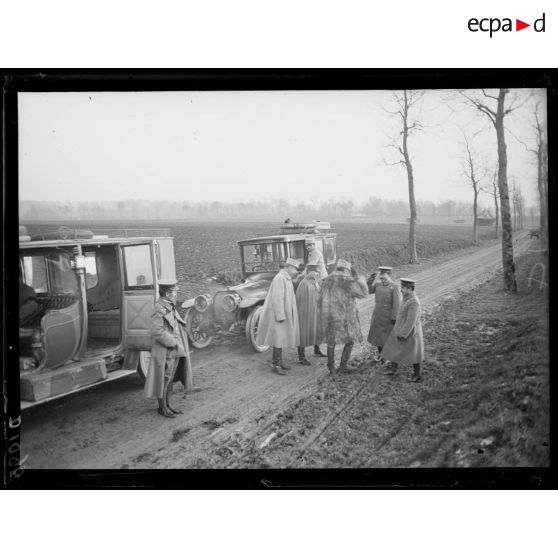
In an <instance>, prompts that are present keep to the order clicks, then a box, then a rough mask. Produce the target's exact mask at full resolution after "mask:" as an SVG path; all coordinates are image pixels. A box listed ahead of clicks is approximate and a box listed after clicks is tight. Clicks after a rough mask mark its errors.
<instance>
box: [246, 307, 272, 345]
mask: <svg viewBox="0 0 558 558" xmlns="http://www.w3.org/2000/svg"><path fill="white" fill-rule="evenodd" d="M262 311H263V306H262V305H261V304H259V305H258V306H255V307H254V308H252V310H250V314H248V319H247V320H246V340H247V341H248V343H249V344H250V346H251V347H252V349H254V351H256V352H257V353H263V352H265V351H267V350H268V349H269V345H258V344H257V343H256V336H257V334H258V325H259V323H260V318H261V316H262Z"/></svg>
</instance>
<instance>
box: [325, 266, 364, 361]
mask: <svg viewBox="0 0 558 558" xmlns="http://www.w3.org/2000/svg"><path fill="white" fill-rule="evenodd" d="M367 293H368V286H367V284H366V279H365V278H364V276H359V275H357V273H356V271H355V270H352V271H351V264H350V263H349V262H347V261H345V260H341V259H340V260H339V261H338V262H337V269H336V270H335V271H332V272H331V273H330V274H329V275H328V276H327V277H326V278H325V279H324V280H323V281H322V284H321V293H320V299H319V304H318V308H319V311H320V323H321V327H322V333H323V336H324V339H325V341H326V343H327V367H328V369H329V371H330V372H337V370H338V369H337V368H336V367H335V345H337V344H340V343H343V344H344V347H343V353H342V355H341V363H340V366H339V371H340V372H346V371H347V363H348V361H349V358H350V357H351V352H352V350H353V345H354V343H355V341H356V342H358V343H360V342H362V331H361V328H360V320H359V317H358V309H357V306H356V299H357V298H364V297H365V296H366V294H367Z"/></svg>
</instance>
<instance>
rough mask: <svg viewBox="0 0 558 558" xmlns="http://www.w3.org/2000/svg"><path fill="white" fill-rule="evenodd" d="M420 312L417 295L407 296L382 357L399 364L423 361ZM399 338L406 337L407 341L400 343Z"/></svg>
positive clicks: (404, 298)
mask: <svg viewBox="0 0 558 558" xmlns="http://www.w3.org/2000/svg"><path fill="white" fill-rule="evenodd" d="M420 312H421V310H420V301H419V299H418V298H417V295H416V294H415V293H414V292H413V293H412V294H410V295H405V296H404V297H403V303H402V304H401V308H400V309H399V314H398V315H397V321H396V322H395V325H394V326H393V329H392V331H391V333H390V334H389V337H388V340H387V341H386V344H385V345H384V348H383V349H382V352H381V353H380V354H381V356H383V357H384V358H386V359H387V360H390V361H391V362H396V363H398V364H416V363H419V362H422V361H423V359H424V341H423V337H422V323H421V318H420ZM398 336H399V337H404V338H405V340H404V341H399V340H398V339H397V337H398Z"/></svg>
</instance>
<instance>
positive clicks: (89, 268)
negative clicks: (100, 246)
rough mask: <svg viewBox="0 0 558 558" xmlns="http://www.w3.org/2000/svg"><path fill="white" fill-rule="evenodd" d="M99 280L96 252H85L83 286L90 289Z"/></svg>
mask: <svg viewBox="0 0 558 558" xmlns="http://www.w3.org/2000/svg"><path fill="white" fill-rule="evenodd" d="M98 282H99V277H98V275H97V254H96V252H85V288H86V289H92V288H93V287H95V286H96V285H97V283H98Z"/></svg>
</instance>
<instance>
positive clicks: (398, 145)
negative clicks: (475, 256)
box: [387, 89, 424, 263]
mask: <svg viewBox="0 0 558 558" xmlns="http://www.w3.org/2000/svg"><path fill="white" fill-rule="evenodd" d="M423 97H424V91H419V90H409V89H404V90H403V91H401V92H399V91H394V92H393V100H394V103H395V106H396V109H395V110H387V112H388V113H389V114H391V115H393V116H395V117H396V118H398V119H399V120H400V124H401V128H400V132H399V138H400V140H398V141H397V142H393V143H391V144H390V145H389V147H392V148H393V149H395V150H396V151H397V152H398V154H399V155H400V156H401V159H399V160H397V161H395V162H394V163H391V164H395V165H398V164H401V165H403V166H404V167H405V169H406V171H407V182H408V186H409V210H410V218H409V263H417V262H418V257H417V238H416V223H417V205H416V201H415V179H414V174H413V165H412V163H411V156H410V153H409V137H410V136H411V134H412V133H413V132H416V131H417V130H419V129H421V128H422V125H421V123H420V122H419V117H420V114H419V113H420V110H418V109H419V108H420V105H419V103H420V101H422V99H423ZM417 105H418V106H417Z"/></svg>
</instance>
